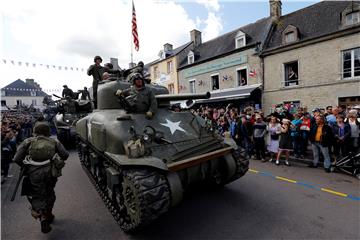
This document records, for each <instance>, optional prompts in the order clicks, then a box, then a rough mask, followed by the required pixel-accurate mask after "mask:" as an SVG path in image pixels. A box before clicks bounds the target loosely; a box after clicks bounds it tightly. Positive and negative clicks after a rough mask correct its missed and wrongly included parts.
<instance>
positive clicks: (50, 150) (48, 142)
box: [29, 136, 56, 162]
mask: <svg viewBox="0 0 360 240" xmlns="http://www.w3.org/2000/svg"><path fill="white" fill-rule="evenodd" d="M55 152H56V141H55V140H54V139H51V138H47V137H41V136H39V137H35V139H34V141H31V143H30V146H29V155H30V157H31V159H32V160H34V161H37V162H41V161H45V160H48V159H51V158H52V157H53V156H54V154H55Z"/></svg>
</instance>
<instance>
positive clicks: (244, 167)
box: [227, 150, 249, 183]
mask: <svg viewBox="0 0 360 240" xmlns="http://www.w3.org/2000/svg"><path fill="white" fill-rule="evenodd" d="M232 156H233V158H234V159H235V163H236V171H235V174H234V175H233V176H232V177H231V178H230V179H229V181H228V182H227V183H230V182H232V181H235V180H236V179H238V178H241V177H242V176H244V175H245V173H246V172H247V171H248V170H249V159H247V158H246V156H245V151H241V150H235V151H233V152H232Z"/></svg>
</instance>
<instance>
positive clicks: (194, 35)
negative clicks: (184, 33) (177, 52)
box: [190, 29, 201, 47]
mask: <svg viewBox="0 0 360 240" xmlns="http://www.w3.org/2000/svg"><path fill="white" fill-rule="evenodd" d="M190 39H191V41H192V42H193V43H194V46H195V47H197V46H199V45H200V44H201V32H200V31H199V30H196V29H194V30H192V31H190Z"/></svg>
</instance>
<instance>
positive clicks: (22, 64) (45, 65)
mask: <svg viewBox="0 0 360 240" xmlns="http://www.w3.org/2000/svg"><path fill="white" fill-rule="evenodd" d="M0 63H1V64H5V65H7V64H10V63H11V64H12V65H14V66H18V67H23V66H24V67H25V66H26V67H30V66H32V67H37V66H38V67H44V68H45V67H46V68H47V69H50V67H51V66H52V68H53V69H57V70H71V71H82V72H83V71H84V68H79V67H74V66H71V67H70V66H69V67H68V66H66V67H65V66H57V65H50V64H43V63H29V62H25V61H16V60H7V59H2V62H0Z"/></svg>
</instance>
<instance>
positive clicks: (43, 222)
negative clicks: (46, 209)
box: [40, 219, 51, 233]
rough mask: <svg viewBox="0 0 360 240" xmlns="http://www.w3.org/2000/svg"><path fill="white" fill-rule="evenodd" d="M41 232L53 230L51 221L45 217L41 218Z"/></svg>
mask: <svg viewBox="0 0 360 240" xmlns="http://www.w3.org/2000/svg"><path fill="white" fill-rule="evenodd" d="M40 223H41V232H42V233H48V232H50V231H51V227H50V223H49V221H48V220H46V219H44V220H41V222H40Z"/></svg>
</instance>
